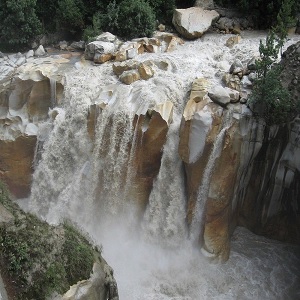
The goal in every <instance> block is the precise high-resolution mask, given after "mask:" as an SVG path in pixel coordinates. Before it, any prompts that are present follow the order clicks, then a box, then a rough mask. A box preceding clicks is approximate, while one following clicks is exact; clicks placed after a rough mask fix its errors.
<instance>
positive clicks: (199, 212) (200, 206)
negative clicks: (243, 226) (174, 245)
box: [190, 112, 232, 242]
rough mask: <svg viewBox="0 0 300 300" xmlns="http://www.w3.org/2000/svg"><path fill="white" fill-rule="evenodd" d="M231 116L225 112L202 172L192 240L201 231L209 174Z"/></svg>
mask: <svg viewBox="0 0 300 300" xmlns="http://www.w3.org/2000/svg"><path fill="white" fill-rule="evenodd" d="M231 117H232V116H231V114H230V113H229V112H225V116H224V118H223V124H222V128H221V130H220V132H219V133H218V135H217V137H216V140H215V142H214V145H213V149H212V151H211V153H210V156H209V159H208V161H207V164H206V167H205V169H204V172H203V176H202V183H201V185H200V187H199V190H198V195H197V201H196V205H195V209H194V215H193V219H192V223H191V226H190V238H191V240H192V241H194V242H198V240H199V233H200V232H201V228H202V226H203V222H204V220H203V214H204V209H205V204H206V200H207V197H208V193H209V187H210V180H211V175H212V172H213V169H214V166H215V162H216V160H217V159H218V157H219V156H220V154H221V151H222V147H223V141H224V137H225V134H226V130H228V128H229V127H230V121H231V120H232V119H231Z"/></svg>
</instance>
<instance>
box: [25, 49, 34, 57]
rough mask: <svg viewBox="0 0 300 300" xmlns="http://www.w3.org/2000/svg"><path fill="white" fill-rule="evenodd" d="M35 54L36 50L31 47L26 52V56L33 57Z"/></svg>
mask: <svg viewBox="0 0 300 300" xmlns="http://www.w3.org/2000/svg"><path fill="white" fill-rule="evenodd" d="M33 55H34V51H33V50H32V49H31V50H29V51H28V52H27V53H26V54H25V57H26V58H30V57H33Z"/></svg>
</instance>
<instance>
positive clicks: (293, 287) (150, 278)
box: [30, 35, 299, 300]
mask: <svg viewBox="0 0 300 300" xmlns="http://www.w3.org/2000/svg"><path fill="white" fill-rule="evenodd" d="M227 38H228V37H227V36H220V35H218V36H215V35H207V36H205V37H203V38H202V39H199V40H197V41H193V42H186V44H185V45H184V46H181V47H179V48H178V50H176V51H174V52H173V53H171V54H168V53H158V54H148V53H147V54H143V55H140V56H139V57H138V58H137V59H138V60H140V61H145V60H148V59H152V60H157V61H161V60H164V61H167V62H168V63H169V69H168V70H167V71H164V72H163V71H162V70H160V69H159V68H157V69H155V76H154V77H153V78H151V79H150V80H149V81H147V82H144V81H138V82H136V83H134V84H132V85H131V86H125V85H122V84H120V83H119V82H118V81H117V79H116V77H115V76H113V73H112V69H111V65H110V64H103V65H101V66H97V67H89V68H83V69H81V70H77V71H75V70H74V71H72V74H71V75H67V77H66V85H65V98H64V101H63V104H62V106H61V107H59V108H54V110H56V112H57V116H56V118H55V120H54V121H53V122H52V123H49V124H48V125H47V126H48V127H47V128H48V129H49V133H48V131H47V130H48V129H47V130H46V131H47V135H45V136H46V137H45V138H44V139H43V153H42V154H38V156H39V159H36V160H37V163H36V168H35V173H34V176H33V185H32V192H31V198H30V210H31V211H33V212H35V213H37V214H38V215H40V216H41V217H42V218H44V219H46V220H47V221H49V222H51V223H57V222H59V221H61V219H63V218H70V219H72V220H73V221H74V222H76V223H77V224H79V225H80V226H81V227H83V228H84V229H85V230H86V231H87V232H88V233H89V234H90V236H91V237H92V238H93V239H94V241H95V242H96V243H98V244H102V245H103V255H104V257H105V258H106V259H107V260H108V262H109V264H110V265H111V266H112V267H113V268H114V270H115V277H116V280H117V282H118V287H119V294H120V299H121V300H129V299H130V300H140V299H143V300H154V299H155V300H171V299H172V300H175V299H176V300H200V299H223V300H224V299H249V300H250V299H283V298H285V299H291V300H293V297H292V296H290V295H295V293H299V288H298V287H297V280H298V279H299V277H298V278H297V276H298V275H299V272H298V270H297V269H296V267H295V263H294V262H295V261H296V262H297V263H299V259H298V258H297V257H296V251H297V248H293V247H291V248H289V250H287V248H286V246H285V245H282V244H280V243H276V242H274V243H273V242H271V241H269V240H267V239H265V238H261V237H256V236H254V235H252V234H251V233H250V232H248V231H247V230H244V229H238V230H237V231H236V233H235V234H234V237H233V241H232V254H231V257H230V259H229V261H228V262H227V263H225V264H224V265H221V266H216V265H211V264H209V263H208V262H207V261H205V260H204V259H203V258H202V257H201V254H200V253H199V250H197V249H195V248H194V247H193V245H192V244H193V243H192V242H191V240H195V239H196V238H197V232H198V230H199V227H200V226H201V222H202V220H201V217H202V211H203V209H202V208H203V206H204V205H205V198H206V197H207V194H208V191H209V181H210V175H211V171H212V169H213V167H214V162H215V160H216V159H217V157H218V155H219V154H220V151H221V150H222V143H223V139H224V135H225V132H226V129H227V128H228V127H229V126H230V124H223V128H222V130H221V131H220V133H219V134H218V136H217V139H216V141H215V144H214V148H213V150H212V153H211V155H210V159H209V162H208V164H207V166H206V169H205V172H204V174H205V176H204V180H203V182H202V185H201V187H200V189H199V194H198V201H197V205H196V214H195V216H194V220H193V222H192V229H191V233H190V234H191V237H192V238H191V239H189V237H188V229H187V227H186V222H185V217H186V196H185V190H184V171H183V163H182V161H181V160H180V158H179V155H178V151H177V149H178V142H179V134H178V133H179V126H180V120H181V115H182V112H183V109H184V106H185V103H186V99H187V93H188V91H189V90H190V88H191V83H192V81H193V80H194V79H195V78H197V77H201V76H204V77H206V78H208V79H209V80H210V81H211V82H212V83H218V82H220V76H221V75H220V74H221V72H222V71H224V70H225V69H226V68H227V69H228V68H229V65H230V63H232V62H233V61H234V59H235V58H239V59H241V60H242V61H245V60H247V59H249V58H250V57H252V56H254V55H257V53H258V44H259V37H254V38H253V37H252V38H251V37H250V38H245V39H242V42H241V43H240V44H239V45H237V46H236V47H234V48H232V49H229V48H227V47H225V46H224V44H225V41H226V39H227ZM195 53H196V54H195ZM165 101H171V102H172V103H173V104H174V115H173V122H172V123H171V125H170V127H169V131H168V135H167V141H166V144H165V146H164V148H163V155H162V161H161V168H160V170H159V174H158V176H157V178H156V179H155V182H154V184H153V189H152V191H151V195H150V199H149V204H148V207H147V209H146V212H145V215H144V218H143V220H142V225H141V224H136V214H135V207H134V206H133V205H132V202H131V200H132V199H130V196H129V193H128V189H129V187H130V185H131V184H132V180H131V178H132V176H134V173H133V172H134V169H133V168H132V161H133V156H134V153H135V150H136V148H137V147H139V145H137V138H136V135H137V130H136V128H134V126H133V119H134V116H135V115H137V116H138V118H139V116H142V115H145V114H146V113H147V110H148V109H149V108H150V109H151V108H153V107H154V106H155V105H156V104H159V103H164V102H165ZM91 105H96V106H97V105H102V107H105V108H104V109H103V110H101V111H100V112H99V114H98V116H97V121H96V125H95V137H94V138H95V141H94V142H92V141H91V138H90V137H89V136H88V134H87V115H88V111H89V108H90V106H91ZM146 127H147V126H145V128H144V130H145V129H146ZM128 198H129V199H128ZM245 245H246V246H245ZM293 264H294V265H293ZM287 278H288V279H287ZM298 295H299V294H298ZM294 299H295V298H294Z"/></svg>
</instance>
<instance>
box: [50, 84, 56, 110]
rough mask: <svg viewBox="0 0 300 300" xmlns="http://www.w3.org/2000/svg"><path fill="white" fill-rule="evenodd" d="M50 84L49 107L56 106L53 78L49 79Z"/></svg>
mask: <svg viewBox="0 0 300 300" xmlns="http://www.w3.org/2000/svg"><path fill="white" fill-rule="evenodd" d="M49 82H50V95H51V96H50V97H51V107H52V108H53V107H55V106H56V80H55V79H53V78H49Z"/></svg>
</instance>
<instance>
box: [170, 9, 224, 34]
mask: <svg viewBox="0 0 300 300" xmlns="http://www.w3.org/2000/svg"><path fill="white" fill-rule="evenodd" d="M218 17H219V14H218V13H217V12H216V11H215V10H204V9H203V8H201V7H190V8H187V9H175V11H174V14H173V20H172V22H173V25H174V26H175V28H176V30H177V31H178V32H179V33H180V34H182V35H183V36H184V37H185V38H187V39H196V38H199V37H201V36H202V35H203V34H204V33H205V32H206V31H207V30H208V29H209V28H210V26H211V25H212V23H213V21H214V20H215V19H217V18H218Z"/></svg>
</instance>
